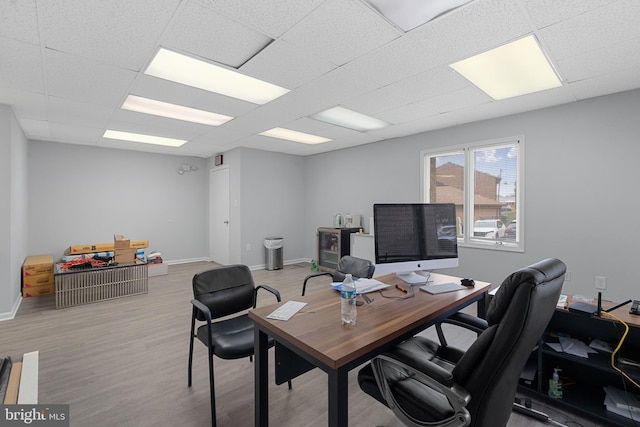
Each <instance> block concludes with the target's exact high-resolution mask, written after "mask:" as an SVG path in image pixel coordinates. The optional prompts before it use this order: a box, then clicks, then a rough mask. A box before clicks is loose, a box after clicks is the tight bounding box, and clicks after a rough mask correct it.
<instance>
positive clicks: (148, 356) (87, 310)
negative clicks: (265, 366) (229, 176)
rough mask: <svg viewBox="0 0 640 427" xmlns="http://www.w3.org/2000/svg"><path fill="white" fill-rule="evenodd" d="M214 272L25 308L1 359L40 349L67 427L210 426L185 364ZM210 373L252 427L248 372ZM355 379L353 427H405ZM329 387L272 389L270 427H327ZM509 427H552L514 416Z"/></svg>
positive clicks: (198, 356) (237, 418) (28, 302)
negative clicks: (198, 284)
mask: <svg viewBox="0 0 640 427" xmlns="http://www.w3.org/2000/svg"><path fill="white" fill-rule="evenodd" d="M213 265H214V264H211V263H205V262H200V263H192V264H182V265H171V266H169V274H168V275H166V276H159V277H153V278H150V279H149V293H148V294H146V295H139V296H133V297H128V298H122V299H118V300H113V301H106V302H100V303H96V304H89V305H84V306H79V307H70V308H65V309H61V310H56V309H55V305H54V299H53V297H52V296H46V297H38V298H28V299H25V300H23V302H22V305H21V307H20V310H19V312H18V315H17V316H16V318H15V319H13V320H9V321H5V322H0V354H7V355H10V356H12V357H13V358H14V360H16V359H19V358H20V357H21V355H22V354H23V353H26V352H30V351H35V350H38V351H39V352H40V388H39V401H40V403H43V404H55V403H64V404H69V405H70V408H71V409H70V411H71V416H70V419H71V425H72V426H78V427H84V426H92V427H101V426H136V427H138V426H181V427H188V426H206V425H210V424H211V421H210V412H209V383H208V372H207V370H208V368H207V361H206V359H207V352H206V348H205V347H204V346H203V345H201V344H200V343H199V342H197V341H196V344H195V352H194V353H195V354H194V383H193V386H192V387H191V388H189V387H187V358H188V347H189V326H190V318H191V305H190V303H189V301H190V300H191V298H192V291H191V278H192V277H193V275H194V274H195V273H196V272H199V271H202V270H205V269H207V268H210V267H212V266H213ZM309 273H310V270H309V264H306V263H301V264H295V265H286V266H285V267H284V269H282V270H276V271H266V270H257V271H254V272H253V275H254V280H255V282H256V284H269V285H272V286H274V287H276V288H277V289H278V290H280V292H281V293H282V296H283V298H284V299H294V298H295V297H296V296H298V295H300V291H301V288H302V281H303V278H304V277H305V276H306V275H307V274H309ZM326 283H327V278H326V277H325V278H324V279H320V278H318V279H313V281H312V283H311V284H310V285H309V286H310V287H308V293H311V292H313V286H322V285H326ZM260 295H261V296H260V298H259V302H258V304H259V305H265V304H269V303H271V302H275V300H274V299H273V297H272V296H271V295H270V294H268V293H266V292H262V293H260ZM426 333H427V334H429V333H431V332H429V331H427V332H426ZM472 339H473V337H472V336H468V335H465V334H459V335H457V336H456V337H455V338H454V339H453V340H451V339H450V341H453V342H457V343H458V344H459V345H466V344H468V342H470V341H471V340H472ZM271 351H273V350H271ZM272 360H273V359H272V356H271V361H272ZM270 365H273V363H270ZM214 366H215V379H216V397H217V411H218V417H217V418H218V426H220V427H225V426H230V427H239V426H240V427H242V426H252V425H253V365H252V363H251V362H250V361H249V360H248V359H244V360H231V361H226V360H220V359H217V358H216V359H215V360H214ZM271 369H273V367H271ZM356 375H357V369H356V370H353V371H352V372H351V373H350V375H349V380H350V384H349V404H350V406H349V425H353V426H386V427H396V426H398V427H399V426H401V423H400V422H398V421H397V419H396V418H395V417H394V416H393V414H392V413H391V411H389V410H388V409H387V408H385V407H384V406H382V405H380V404H378V403H377V402H376V401H374V400H373V399H371V398H370V397H369V396H367V395H366V394H364V393H363V392H361V391H360V389H359V388H358V385H357V381H356ZM270 378H273V373H271V374H270ZM326 387H327V378H326V374H324V373H323V372H321V371H319V370H314V371H311V372H309V373H307V374H304V375H303V376H301V377H299V378H297V379H295V380H294V381H293V390H291V391H290V390H288V389H287V387H286V385H283V386H276V385H275V384H273V383H272V384H271V386H270V390H269V393H270V422H271V425H273V426H292V427H299V426H313V427H316V426H318V427H319V426H326V423H327V412H326V408H327V396H326ZM534 408H536V409H538V410H541V411H544V412H546V413H548V414H549V415H550V416H551V417H552V418H553V419H554V420H557V421H560V422H563V423H564V424H566V425H569V426H574V427H575V426H580V425H582V426H585V427H590V426H596V425H598V424H594V423H592V422H590V421H585V420H583V419H579V418H578V417H577V416H575V415H573V414H570V413H567V412H566V411H558V410H556V409H553V408H548V407H544V406H542V405H539V404H534ZM508 425H509V426H511V427H515V426H544V425H549V424H543V423H540V422H537V421H535V420H533V419H532V418H529V417H525V416H522V415H520V414H515V413H514V414H513V415H512V417H511V419H510V421H509V424H508Z"/></svg>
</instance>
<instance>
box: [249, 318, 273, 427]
mask: <svg viewBox="0 0 640 427" xmlns="http://www.w3.org/2000/svg"><path fill="white" fill-rule="evenodd" d="M254 336H255V343H254V357H255V360H254V362H253V363H254V372H255V377H254V383H255V384H254V387H255V396H254V400H255V425H256V427H257V426H264V427H268V426H269V382H268V381H269V379H268V372H269V370H268V363H269V355H268V353H267V350H268V349H269V343H268V336H267V334H265V333H264V332H263V331H261V330H260V329H259V328H255V329H254Z"/></svg>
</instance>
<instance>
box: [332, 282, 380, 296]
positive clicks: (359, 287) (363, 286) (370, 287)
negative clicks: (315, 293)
mask: <svg viewBox="0 0 640 427" xmlns="http://www.w3.org/2000/svg"><path fill="white" fill-rule="evenodd" d="M354 283H355V285H356V293H358V294H366V293H369V292H375V291H379V290H381V289H385V288H388V287H389V285H387V284H386V283H382V282H381V281H379V280H376V279H356V280H354ZM331 287H333V289H335V290H336V291H339V290H341V289H342V282H335V283H332V284H331Z"/></svg>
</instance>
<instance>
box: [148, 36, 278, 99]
mask: <svg viewBox="0 0 640 427" xmlns="http://www.w3.org/2000/svg"><path fill="white" fill-rule="evenodd" d="M144 73H145V74H147V75H150V76H155V77H159V78H161V79H166V80H171V81H172V82H176V83H180V84H183V85H187V86H193V87H197V88H199V89H203V90H207V91H209V92H215V93H219V94H221V95H225V96H230V97H232V98H237V99H242V100H243V101H249V102H252V103H254V104H260V105H262V104H266V103H267V102H269V101H272V100H274V99H276V98H278V97H280V96H282V95H284V94H285V93H287V92H289V89H285V88H283V87H280V86H277V85H274V84H271V83H267V82H265V81H262V80H258V79H255V78H253V77H249V76H246V75H244V74H240V73H238V72H236V71H232V70H229V69H227V68H223V67H220V66H217V65H213V64H211V63H209V62H204V61H200V60H198V59H195V58H192V57H190V56H186V55H182V54H180V53H177V52H172V51H170V50H167V49H163V48H161V49H160V50H159V51H158V53H157V54H156V56H155V57H154V58H153V60H152V61H151V63H150V64H149V66H148V67H147V69H146V70H145V72H144Z"/></svg>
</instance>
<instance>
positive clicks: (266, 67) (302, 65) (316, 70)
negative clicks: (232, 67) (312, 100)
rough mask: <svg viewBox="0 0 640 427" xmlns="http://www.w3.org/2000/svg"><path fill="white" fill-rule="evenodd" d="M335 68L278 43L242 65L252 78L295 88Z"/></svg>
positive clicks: (320, 59)
mask: <svg viewBox="0 0 640 427" xmlns="http://www.w3.org/2000/svg"><path fill="white" fill-rule="evenodd" d="M334 68H336V66H335V65H334V64H332V63H331V62H329V61H327V60H325V59H322V58H320V57H318V56H317V55H314V54H313V53H312V52H310V51H309V50H307V49H301V48H298V47H295V46H293V45H291V44H289V43H287V42H284V41H281V40H276V41H275V42H273V43H271V44H270V45H269V46H267V47H266V48H265V49H264V50H262V51H261V52H260V53H259V54H257V55H256V56H254V57H253V58H251V59H250V60H249V62H247V63H246V64H245V65H244V66H242V68H241V71H242V72H243V73H246V74H248V75H250V76H252V77H256V78H258V79H261V80H265V81H267V82H269V83H274V84H277V85H279V86H282V87H286V88H287V89H295V88H297V87H299V86H302V85H303V84H305V83H307V82H309V81H311V80H313V79H315V78H317V77H319V76H321V75H323V74H325V73H328V72H329V71H331V70H332V69H334Z"/></svg>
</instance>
